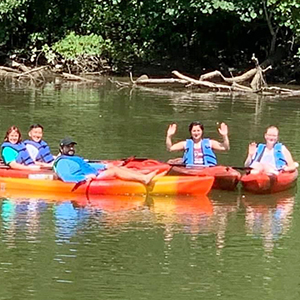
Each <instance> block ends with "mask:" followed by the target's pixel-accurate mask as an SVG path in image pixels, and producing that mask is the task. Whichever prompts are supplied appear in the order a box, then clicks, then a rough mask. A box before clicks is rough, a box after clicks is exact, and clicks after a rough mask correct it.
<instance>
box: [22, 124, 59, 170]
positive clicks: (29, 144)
mask: <svg viewBox="0 0 300 300" xmlns="http://www.w3.org/2000/svg"><path fill="white" fill-rule="evenodd" d="M43 131H44V128H43V126H42V125H40V124H33V125H31V126H30V128H29V132H28V135H29V137H30V139H29V140H25V141H24V144H25V146H26V149H27V151H28V153H29V155H30V157H31V158H32V160H33V161H34V162H35V164H36V165H39V166H42V167H50V168H51V167H52V165H53V162H54V157H53V155H52V154H51V152H50V148H49V146H48V144H47V143H46V142H45V141H44V140H43Z"/></svg>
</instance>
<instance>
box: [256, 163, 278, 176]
mask: <svg viewBox="0 0 300 300" xmlns="http://www.w3.org/2000/svg"><path fill="white" fill-rule="evenodd" d="M251 167H252V168H253V169H252V170H251V174H258V173H266V174H278V171H277V170H276V169H275V168H274V167H273V166H271V165H268V164H262V163H260V162H255V163H253V164H252V166H251Z"/></svg>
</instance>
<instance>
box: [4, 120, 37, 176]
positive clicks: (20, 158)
mask: <svg viewBox="0 0 300 300" xmlns="http://www.w3.org/2000/svg"><path fill="white" fill-rule="evenodd" d="M1 149H2V152H1V155H2V158H3V161H4V163H5V164H6V165H7V166H9V167H11V168H13V169H19V170H38V169H40V166H38V165H35V163H34V161H33V160H32V158H31V157H30V155H29V153H28V151H27V149H26V146H25V144H24V143H23V142H22V135H21V132H20V130H19V128H18V127H16V126H11V127H10V128H9V129H8V130H7V132H6V135H5V138H4V142H3V143H2V145H1Z"/></svg>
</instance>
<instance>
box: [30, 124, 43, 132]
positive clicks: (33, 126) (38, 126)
mask: <svg viewBox="0 0 300 300" xmlns="http://www.w3.org/2000/svg"><path fill="white" fill-rule="evenodd" d="M35 128H41V129H42V130H43V131H44V127H43V126H42V125H41V124H32V125H31V126H30V127H29V131H31V130H32V129H35Z"/></svg>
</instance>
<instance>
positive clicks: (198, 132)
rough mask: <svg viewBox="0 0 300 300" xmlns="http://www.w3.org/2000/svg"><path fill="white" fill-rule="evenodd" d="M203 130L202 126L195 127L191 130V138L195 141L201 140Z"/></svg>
mask: <svg viewBox="0 0 300 300" xmlns="http://www.w3.org/2000/svg"><path fill="white" fill-rule="evenodd" d="M202 133H203V132H202V129H201V128H200V125H195V126H193V128H192V130H191V136H192V138H193V140H200V139H201V138H202Z"/></svg>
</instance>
